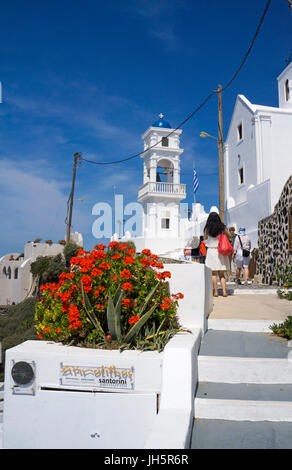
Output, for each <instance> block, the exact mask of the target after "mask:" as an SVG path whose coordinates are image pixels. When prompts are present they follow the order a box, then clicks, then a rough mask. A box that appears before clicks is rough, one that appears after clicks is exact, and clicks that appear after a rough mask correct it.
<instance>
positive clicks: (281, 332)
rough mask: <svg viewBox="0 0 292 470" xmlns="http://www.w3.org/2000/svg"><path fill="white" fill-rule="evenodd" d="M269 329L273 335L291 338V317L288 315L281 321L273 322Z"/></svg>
mask: <svg viewBox="0 0 292 470" xmlns="http://www.w3.org/2000/svg"><path fill="white" fill-rule="evenodd" d="M270 329H271V330H272V331H273V333H275V335H278V336H282V337H283V338H287V339H292V317H291V316H288V317H287V319H286V320H285V321H284V322H283V323H279V324H276V323H274V324H273V325H271V326H270Z"/></svg>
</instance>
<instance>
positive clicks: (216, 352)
mask: <svg viewBox="0 0 292 470" xmlns="http://www.w3.org/2000/svg"><path fill="white" fill-rule="evenodd" d="M271 324H272V323H271ZM290 350H291V348H289V347H288V341H287V340H286V339H284V338H280V337H278V336H275V335H272V334H269V333H259V332H246V331H228V330H208V331H207V333H206V334H205V336H204V337H203V339H202V343H201V347H200V351H199V354H200V355H202V356H220V357H222V356H230V357H246V358H247V357H253V358H261V357H262V358H287V357H288V353H289V351H290Z"/></svg>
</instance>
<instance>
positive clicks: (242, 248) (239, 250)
mask: <svg viewBox="0 0 292 470" xmlns="http://www.w3.org/2000/svg"><path fill="white" fill-rule="evenodd" d="M233 248H234V253H233V258H235V261H236V282H237V284H241V281H240V273H241V269H242V268H243V278H244V284H245V285H247V280H248V265H249V261H250V249H251V242H250V239H249V237H248V235H246V234H245V228H244V227H240V229H239V232H238V235H237V236H236V238H235V241H234V246H233Z"/></svg>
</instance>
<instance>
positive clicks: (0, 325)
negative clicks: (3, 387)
mask: <svg viewBox="0 0 292 470" xmlns="http://www.w3.org/2000/svg"><path fill="white" fill-rule="evenodd" d="M37 301H38V299H36V298H35V297H29V298H27V299H25V300H23V301H22V302H20V303H19V304H17V305H14V306H12V307H9V310H8V313H7V314H4V315H1V317H0V341H1V346H2V352H3V357H2V364H0V381H3V380H4V375H3V372H4V363H5V351H6V350H7V349H9V348H12V347H14V346H17V345H18V344H21V343H23V342H24V341H27V340H30V339H37V334H36V331H35V327H34V315H35V305H36V303H37Z"/></svg>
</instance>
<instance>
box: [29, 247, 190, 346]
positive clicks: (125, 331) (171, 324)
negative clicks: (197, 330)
mask: <svg viewBox="0 0 292 470" xmlns="http://www.w3.org/2000/svg"><path fill="white" fill-rule="evenodd" d="M157 260H158V257H157V256H156V255H153V254H152V253H151V252H150V251H149V250H143V251H142V253H141V254H136V252H135V250H134V248H130V249H129V247H128V244H127V243H119V242H111V243H110V244H109V246H108V248H107V247H106V246H105V245H96V246H95V247H94V250H92V251H90V252H87V251H84V250H83V249H79V251H78V253H77V256H75V257H72V259H71V269H70V272H67V273H66V272H64V273H62V274H61V275H60V276H59V282H58V283H47V284H45V285H43V286H42V287H41V292H42V298H41V300H40V302H39V303H38V304H37V305H36V315H35V319H36V330H37V332H38V337H39V338H40V339H42V338H43V339H46V340H53V341H58V342H62V343H64V344H75V345H79V346H85V347H88V346H89V347H94V346H95V347H102V348H111V349H112V348H124V347H126V348H136V349H159V350H161V349H163V347H164V345H165V344H166V342H167V341H168V339H169V338H170V337H171V336H172V335H174V334H175V332H176V331H178V330H179V324H178V322H177V318H176V311H177V306H178V299H179V298H182V297H183V295H182V294H181V293H178V294H172V295H170V293H169V285H168V282H167V279H168V278H170V276H171V274H170V272H168V271H162V270H163V269H164V266H163V264H162V263H160V262H158V261H157Z"/></svg>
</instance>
